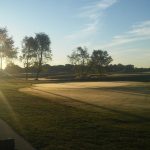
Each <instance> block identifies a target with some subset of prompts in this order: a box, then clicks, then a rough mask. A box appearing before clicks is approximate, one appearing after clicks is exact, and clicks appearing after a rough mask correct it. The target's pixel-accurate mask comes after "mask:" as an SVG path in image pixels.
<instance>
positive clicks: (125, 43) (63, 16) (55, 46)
mask: <svg viewBox="0 0 150 150" xmlns="http://www.w3.org/2000/svg"><path fill="white" fill-rule="evenodd" d="M0 6H1V8H0V27H5V26H7V28H8V30H9V33H10V35H12V36H13V38H14V40H15V43H16V46H17V47H20V46H21V41H22V39H23V37H24V36H25V35H28V36H30V35H34V33H37V32H45V33H47V34H48V35H49V36H50V38H51V41H52V45H51V48H52V51H53V61H52V62H51V64H53V65H55V64H65V63H68V60H67V57H66V56H67V55H68V54H70V53H71V52H72V50H73V49H74V48H76V47H77V46H87V47H88V48H89V53H91V52H92V50H93V49H104V50H107V51H108V52H109V53H110V54H111V55H112V57H113V59H114V62H113V63H123V64H134V65H135V66H138V67H150V9H149V7H150V0H0Z"/></svg>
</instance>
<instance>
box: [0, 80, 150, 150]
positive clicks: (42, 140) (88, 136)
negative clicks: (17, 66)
mask: <svg viewBox="0 0 150 150" xmlns="http://www.w3.org/2000/svg"><path fill="white" fill-rule="evenodd" d="M30 85H31V83H25V82H23V81H12V80H5V81H1V84H0V92H1V97H0V118H2V119H4V120H5V121H7V122H8V123H9V124H10V125H11V126H12V127H13V128H14V129H15V130H16V131H17V132H18V133H19V134H21V135H22V136H24V137H25V138H26V139H27V140H28V141H29V142H31V144H32V145H33V146H35V147H36V148H37V149H39V150H50V149H52V150H119V149H122V150H138V149H139V150H141V149H144V150H146V149H149V147H150V117H149V116H150V111H146V112H145V111H143V112H142V111H137V112H136V111H135V110H134V115H132V116H131V115H128V113H124V114H123V113H119V111H118V110H117V111H111V108H110V109H101V108H99V110H98V111H95V110H94V108H92V107H91V108H90V109H89V110H88V109H79V108H75V107H71V106H66V105H62V104H60V103H57V102H54V100H52V101H51V100H46V99H44V98H39V97H36V96H31V95H28V94H24V93H21V92H19V91H18V89H19V88H22V87H26V86H30ZM139 113H140V114H139ZM142 113H143V114H144V115H146V118H144V117H137V116H140V115H141V114H142Z"/></svg>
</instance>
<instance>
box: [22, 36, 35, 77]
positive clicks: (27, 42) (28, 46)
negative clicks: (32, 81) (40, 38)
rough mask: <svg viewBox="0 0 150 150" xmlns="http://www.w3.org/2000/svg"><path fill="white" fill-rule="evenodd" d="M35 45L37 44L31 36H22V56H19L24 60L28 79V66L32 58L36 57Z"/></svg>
mask: <svg viewBox="0 0 150 150" xmlns="http://www.w3.org/2000/svg"><path fill="white" fill-rule="evenodd" d="M36 47H37V44H36V41H35V39H34V38H33V37H27V36H25V37H24V39H23V41H22V56H21V57H20V59H21V61H24V66H25V70H26V80H28V73H29V67H30V65H31V64H32V63H33V61H34V58H35V57H36V53H35V50H36Z"/></svg>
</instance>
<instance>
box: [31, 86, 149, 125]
mask: <svg viewBox="0 0 150 150" xmlns="http://www.w3.org/2000/svg"><path fill="white" fill-rule="evenodd" d="M31 89H33V90H37V91H40V92H45V93H48V94H52V95H55V96H59V97H63V98H65V99H69V100H73V101H76V102H79V103H80V104H84V105H89V106H92V107H95V108H100V109H103V110H107V111H110V112H113V113H118V114H121V115H125V116H128V117H133V118H136V119H138V121H140V122H141V121H142V122H145V121H146V122H150V118H147V117H143V116H139V115H136V114H132V113H129V112H125V111H120V110H116V109H111V108H108V107H105V106H99V105H96V104H91V103H88V102H83V101H81V100H79V99H75V98H71V97H68V96H64V95H61V94H56V93H52V92H47V91H44V90H39V89H34V88H31Z"/></svg>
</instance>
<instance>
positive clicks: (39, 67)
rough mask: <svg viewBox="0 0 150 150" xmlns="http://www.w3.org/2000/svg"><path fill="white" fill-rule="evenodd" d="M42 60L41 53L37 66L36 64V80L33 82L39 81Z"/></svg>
mask: <svg viewBox="0 0 150 150" xmlns="http://www.w3.org/2000/svg"><path fill="white" fill-rule="evenodd" d="M42 58H43V53H42V52H41V56H40V59H39V64H38V68H37V73H36V79H35V80H38V79H39V74H40V72H41V68H42Z"/></svg>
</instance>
